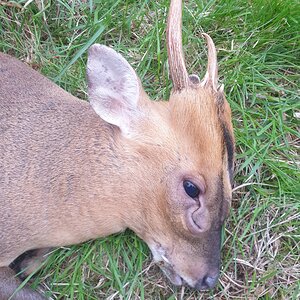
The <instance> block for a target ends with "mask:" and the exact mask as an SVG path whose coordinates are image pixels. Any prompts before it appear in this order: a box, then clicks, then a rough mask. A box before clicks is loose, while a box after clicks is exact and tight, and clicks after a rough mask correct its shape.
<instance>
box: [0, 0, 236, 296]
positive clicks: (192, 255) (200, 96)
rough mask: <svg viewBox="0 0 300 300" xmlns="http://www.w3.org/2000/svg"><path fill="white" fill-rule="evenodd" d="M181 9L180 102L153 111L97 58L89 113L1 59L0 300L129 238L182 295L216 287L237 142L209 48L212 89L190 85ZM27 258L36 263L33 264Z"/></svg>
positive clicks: (174, 7) (175, 60)
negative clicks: (34, 276)
mask: <svg viewBox="0 0 300 300" xmlns="http://www.w3.org/2000/svg"><path fill="white" fill-rule="evenodd" d="M181 11H182V3H181V1H176V0H174V1H171V6H170V12H169V17H168V25H167V45H168V58H169V66H170V75H171V78H172V81H173V90H172V93H171V96H170V100H169V102H152V101H150V99H149V97H148V96H147V94H146V93H145V91H144V90H143V88H142V85H141V82H140V80H139V78H138V76H137V74H136V73H135V71H134V70H133V69H132V68H131V66H130V65H129V64H128V62H127V61H126V60H125V59H124V58H123V57H122V56H121V55H120V54H118V53H116V52H115V51H114V50H112V49H110V48H108V47H106V46H103V45H99V44H95V45H93V46H92V47H91V48H90V49H89V52H88V61H87V79H88V98H89V102H90V104H88V103H87V102H85V101H81V100H79V99H77V98H75V97H73V96H72V95H70V94H69V93H67V92H65V91H64V90H62V89H61V88H59V87H58V86H57V85H55V84H54V83H52V82H51V81H49V80H48V79H46V78H45V77H43V76H42V75H40V74H39V73H37V72H36V71H34V70H32V69H31V68H30V67H28V66H26V65H25V64H23V63H21V62H19V61H17V60H16V59H14V58H12V57H10V56H8V55H5V54H1V55H0V207H1V217H0V228H1V231H0V299H8V298H9V297H10V296H11V295H12V294H14V297H13V299H26V300H28V299H44V297H43V296H42V295H40V294H38V293H37V292H35V291H33V290H31V289H30V288H28V287H25V288H23V289H21V290H19V291H17V292H15V290H16V289H17V288H18V286H19V283H20V282H19V280H18V279H17V278H16V277H15V273H14V272H13V269H14V270H16V269H17V270H19V269H22V268H24V267H26V268H28V269H27V272H28V270H31V269H34V266H35V265H36V262H38V261H40V260H41V258H40V257H41V256H42V255H43V254H44V253H46V252H47V250H48V249H49V248H51V247H59V246H63V245H70V244H75V243H81V242H83V241H86V240H89V239H95V238H99V237H104V236H107V235H109V234H112V233H116V232H120V231H123V230H125V229H126V228H130V229H132V230H133V231H134V232H135V233H136V234H137V235H138V236H139V237H140V238H141V239H143V240H144V241H145V242H146V243H147V244H148V246H149V247H150V249H151V251H152V253H153V257H154V260H155V261H156V262H158V263H159V265H160V266H161V269H162V270H163V271H164V273H165V274H166V276H167V277H168V278H169V279H170V281H171V282H172V283H174V284H175V285H182V284H187V285H189V286H190V287H192V288H196V289H198V290H203V289H209V288H212V287H214V285H215V284H216V282H217V281H218V276H219V268H220V237H221V227H222V225H223V223H224V220H225V218H226V216H227V215H228V212H229V207H230V202H231V180H232V169H233V155H234V154H233V153H234V137H233V129H232V124H231V111H230V108H229V105H228V103H227V101H226V99H225V97H224V94H223V88H222V87H221V88H219V87H218V83H217V81H218V78H217V77H218V74H217V73H218V71H217V57H216V49H215V46H214V43H213V41H212V39H211V38H210V36H208V35H207V34H203V36H204V37H205V38H206V41H207V45H208V67H207V72H206V75H205V77H204V79H203V80H199V78H198V76H196V75H190V76H189V75H188V73H187V71H186V67H185V62H184V56H183V51H182V42H181V22H182V21H181V14H182V12H181ZM26 254H28V255H26Z"/></svg>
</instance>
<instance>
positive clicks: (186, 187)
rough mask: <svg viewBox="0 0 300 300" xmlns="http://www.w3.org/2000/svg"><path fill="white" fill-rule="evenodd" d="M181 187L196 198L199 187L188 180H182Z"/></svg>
mask: <svg viewBox="0 0 300 300" xmlns="http://www.w3.org/2000/svg"><path fill="white" fill-rule="evenodd" d="M183 188H184V190H185V192H186V194H187V195H188V196H189V197H191V198H193V199H195V198H197V197H198V196H199V194H200V189H199V188H198V187H197V186H196V185H195V184H194V183H192V182H191V181H189V180H185V181H184V182H183Z"/></svg>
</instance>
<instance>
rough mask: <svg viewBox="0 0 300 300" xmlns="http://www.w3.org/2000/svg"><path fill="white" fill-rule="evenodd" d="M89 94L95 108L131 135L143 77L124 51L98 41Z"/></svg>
mask: <svg viewBox="0 0 300 300" xmlns="http://www.w3.org/2000/svg"><path fill="white" fill-rule="evenodd" d="M87 79H88V97H89V101H90V104H91V106H92V107H93V109H94V110H95V112H96V113H97V114H98V115H99V116H100V117H101V118H102V119H103V120H105V121H106V122H108V123H110V124H113V125H116V126H118V127H119V128H120V129H121V131H122V133H123V134H124V135H130V131H131V123H132V121H133V119H136V117H138V115H139V113H140V112H139V109H138V100H139V95H140V86H139V80H138V77H137V75H136V73H135V71H134V70H133V69H132V67H131V66H130V65H129V63H128V62H127V61H126V60H125V59H124V58H123V56H122V55H120V54H118V53H117V52H115V51H114V50H113V49H111V48H109V47H106V46H103V45H99V44H95V45H93V46H91V47H90V49H89V53H88V62H87Z"/></svg>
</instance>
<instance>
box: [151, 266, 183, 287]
mask: <svg viewBox="0 0 300 300" xmlns="http://www.w3.org/2000/svg"><path fill="white" fill-rule="evenodd" d="M156 264H157V265H158V266H159V267H160V269H161V270H162V271H163V273H164V274H165V275H166V276H167V278H168V279H169V280H170V281H171V282H172V283H173V284H174V285H176V286H181V285H183V283H184V280H183V279H182V277H180V276H179V275H178V274H177V273H176V271H175V270H174V268H173V267H172V265H171V264H170V263H168V262H166V261H165V260H161V261H159V262H156Z"/></svg>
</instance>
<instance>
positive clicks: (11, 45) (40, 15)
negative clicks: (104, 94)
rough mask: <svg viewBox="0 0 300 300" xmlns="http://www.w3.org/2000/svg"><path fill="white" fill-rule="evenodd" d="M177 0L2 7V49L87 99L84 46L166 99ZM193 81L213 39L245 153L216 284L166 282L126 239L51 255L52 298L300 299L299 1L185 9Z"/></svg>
mask: <svg viewBox="0 0 300 300" xmlns="http://www.w3.org/2000/svg"><path fill="white" fill-rule="evenodd" d="M168 5H169V1H165V0H163V1H146V0H144V1H133V0H131V1H130V0H125V1H121V0H114V1H111V0H105V1H104V0H98V1H79V0H78V1H62V0H61V1H42V0H41V1H8V2H6V1H1V6H0V30H1V40H0V50H1V51H4V52H7V53H10V54H12V55H13V56H16V57H19V58H20V59H22V60H23V61H26V62H27V63H28V64H30V65H31V66H32V67H34V68H35V69H38V70H39V71H41V72H42V73H43V74H45V75H46V76H47V77H49V78H51V79H52V80H54V81H55V82H56V83H57V84H59V85H60V86H61V87H63V88H64V89H66V90H68V91H69V92H71V93H72V94H74V95H75V96H78V97H80V98H83V99H85V98H86V92H85V91H86V84H85V64H86V50H87V48H88V47H89V46H90V45H91V44H92V43H94V42H98V43H102V44H105V45H108V46H111V47H113V48H114V49H116V50H117V51H118V52H120V53H122V54H123V55H124V56H125V57H126V58H127V59H128V61H129V62H130V63H131V64H132V66H133V67H134V68H135V69H136V71H137V73H138V74H139V76H140V77H141V79H142V81H143V85H144V88H145V90H146V91H147V92H148V93H149V94H150V95H151V96H152V98H154V99H167V98H168V95H169V92H170V88H171V82H170V79H169V77H168V68H167V54H166V46H165V27H166V17H167V11H168ZM183 24H184V25H183V26H184V28H183V41H184V51H185V53H186V61H187V65H188V70H189V72H190V73H200V74H202V75H203V74H204V71H205V68H206V50H205V49H206V48H205V44H204V41H203V40H202V39H201V37H200V34H201V32H202V31H205V32H207V33H209V34H210V35H211V36H212V37H213V39H214V42H215V44H216V46H217V48H218V50H219V51H218V58H219V73H220V76H221V81H222V82H223V83H224V84H225V92H226V95H227V99H228V100H229V102H230V105H231V107H232V111H233V121H234V127H235V135H236V144H237V156H236V175H235V188H234V190H235V191H234V199H233V207H232V213H231V216H230V218H229V219H228V221H227V224H226V230H225V240H224V245H223V250H222V253H223V270H222V276H221V279H220V283H219V285H218V286H217V288H216V289H215V290H214V291H212V292H209V293H199V292H195V291H191V290H189V289H187V288H181V289H175V288H173V287H172V286H170V285H169V284H168V283H167V281H166V280H165V279H164V278H163V276H162V274H161V273H160V272H159V271H158V268H157V267H156V266H152V265H151V263H150V258H149V251H148V249H147V247H146V245H145V244H144V243H143V242H141V241H140V240H139V239H138V238H137V237H135V236H134V235H133V234H132V233H130V232H126V233H123V234H120V235H117V236H112V237H108V238H106V239H101V240H97V241H93V242H88V243H85V244H83V245H80V246H73V247H70V248H64V249H60V250H56V251H54V253H53V254H52V255H51V256H50V258H49V259H48V261H47V264H45V267H44V268H43V269H42V270H41V272H40V273H39V274H38V275H37V277H36V278H35V281H34V283H33V286H37V285H39V284H40V285H41V286H42V288H43V289H44V290H45V291H46V294H47V295H48V296H51V297H52V298H53V299H170V300H171V299H299V296H300V260H299V253H300V249H299V248H300V229H299V228H300V202H299V191H300V186H299V110H300V107H299V71H300V68H299V61H300V47H299V45H300V36H299V24H300V6H299V3H298V1H297V0H289V1H282V0H272V1H271V0H265V1H258V0H251V1H250V0H249V1H242V0H218V1H217V0H202V1H199V0H195V1H189V2H188V3H185V10H184V17H183Z"/></svg>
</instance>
